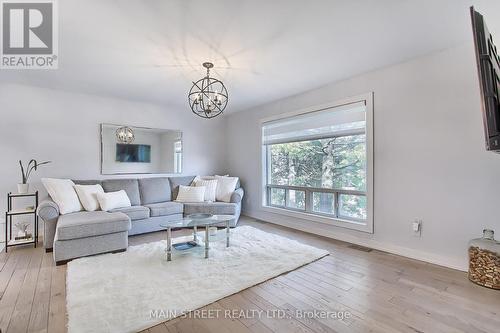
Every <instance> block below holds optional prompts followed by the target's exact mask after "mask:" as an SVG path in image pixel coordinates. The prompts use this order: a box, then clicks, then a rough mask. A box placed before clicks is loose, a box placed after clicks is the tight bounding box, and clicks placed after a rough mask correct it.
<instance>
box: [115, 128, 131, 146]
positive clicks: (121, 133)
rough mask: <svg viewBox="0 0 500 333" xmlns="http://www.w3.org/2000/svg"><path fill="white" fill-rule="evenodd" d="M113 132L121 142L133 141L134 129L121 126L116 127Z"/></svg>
mask: <svg viewBox="0 0 500 333" xmlns="http://www.w3.org/2000/svg"><path fill="white" fill-rule="evenodd" d="M115 134H116V138H117V139H118V141H119V142H121V143H132V142H134V139H135V135H134V131H133V130H132V129H131V128H130V127H128V126H123V127H120V128H118V129H117V130H116V133H115Z"/></svg>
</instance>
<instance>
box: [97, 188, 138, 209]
mask: <svg viewBox="0 0 500 333" xmlns="http://www.w3.org/2000/svg"><path fill="white" fill-rule="evenodd" d="M97 201H99V205H101V209H102V210H105V211H107V212H108V211H110V210H112V209H115V208H123V207H130V206H131V204H130V199H129V197H128V195H127V192H125V191H124V190H120V191H116V192H106V193H104V192H103V193H97Z"/></svg>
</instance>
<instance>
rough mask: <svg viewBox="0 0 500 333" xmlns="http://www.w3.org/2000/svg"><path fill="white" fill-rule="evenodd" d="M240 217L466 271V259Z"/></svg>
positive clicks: (260, 216) (291, 223)
mask: <svg viewBox="0 0 500 333" xmlns="http://www.w3.org/2000/svg"><path fill="white" fill-rule="evenodd" d="M242 215H245V216H248V217H250V218H254V219H257V220H259V221H263V222H266V223H272V224H277V225H280V226H283V227H288V228H292V229H297V230H300V231H304V232H308V233H311V234H315V235H320V236H325V237H328V238H333V239H337V240H340V241H344V242H348V243H352V244H356V245H360V246H365V247H369V248H372V249H375V250H379V251H384V252H388V253H391V254H396V255H400V256H403V257H407V258H411V259H415V260H420V261H424V262H427V263H430V264H435V265H439V266H443V267H447V268H451V269H455V270H459V271H464V272H467V270H468V262H467V259H466V258H464V259H463V260H460V259H457V258H450V257H444V256H441V255H436V254H434V253H429V252H424V251H419V250H415V249H411V248H408V247H403V246H398V245H394V244H387V243H381V242H378V241H375V240H373V239H364V238H358V237H356V236H353V235H349V234H345V233H342V232H337V231H336V232H332V231H331V230H328V229H326V228H322V229H318V230H317V228H315V227H316V226H315V225H314V227H312V225H311V224H310V223H312V222H310V223H308V225H307V226H306V225H304V224H303V223H300V222H296V221H291V220H289V221H288V222H287V223H283V222H280V221H276V220H273V219H272V218H270V217H269V216H266V214H259V213H254V212H249V211H243V212H242Z"/></svg>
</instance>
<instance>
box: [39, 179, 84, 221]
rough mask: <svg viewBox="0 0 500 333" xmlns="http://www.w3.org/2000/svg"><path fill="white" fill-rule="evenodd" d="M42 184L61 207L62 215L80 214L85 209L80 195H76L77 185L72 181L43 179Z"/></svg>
mask: <svg viewBox="0 0 500 333" xmlns="http://www.w3.org/2000/svg"><path fill="white" fill-rule="evenodd" d="M42 184H43V186H45V188H46V189H47V192H49V195H50V197H51V198H52V200H54V202H55V203H56V204H57V206H59V213H60V214H68V213H73V212H79V211H81V210H82V209H83V207H82V204H81V203H80V200H79V199H78V195H77V194H76V191H75V189H74V188H73V186H75V183H73V181H72V180H70V179H56V178H42Z"/></svg>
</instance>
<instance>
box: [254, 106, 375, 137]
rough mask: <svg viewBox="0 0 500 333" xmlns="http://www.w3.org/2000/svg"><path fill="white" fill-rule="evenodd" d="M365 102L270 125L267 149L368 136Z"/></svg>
mask: <svg viewBox="0 0 500 333" xmlns="http://www.w3.org/2000/svg"><path fill="white" fill-rule="evenodd" d="M365 127H366V104H365V101H362V102H357V103H351V104H346V105H342V106H336V107H332V108H328V109H323V110H318V111H314V112H309V113H305V114H301V115H298V116H293V117H289V118H284V119H279V120H273V121H270V122H266V123H264V124H263V126H262V143H263V144H264V145H269V144H277V143H286V142H297V141H305V140H318V139H324V138H329V137H334V136H346V135H353V134H362V133H365Z"/></svg>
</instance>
